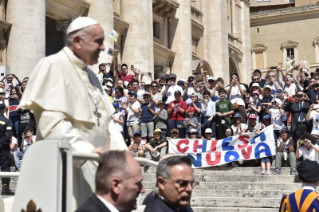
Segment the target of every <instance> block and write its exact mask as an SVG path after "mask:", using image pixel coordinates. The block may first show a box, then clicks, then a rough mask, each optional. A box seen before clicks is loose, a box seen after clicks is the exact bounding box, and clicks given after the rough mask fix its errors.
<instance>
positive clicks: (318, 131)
mask: <svg viewBox="0 0 319 212" xmlns="http://www.w3.org/2000/svg"><path fill="white" fill-rule="evenodd" d="M306 120H307V121H309V120H312V130H311V135H312V136H313V137H315V138H316V141H317V143H319V99H316V101H315V103H314V104H312V105H310V107H309V110H308V113H307V116H306Z"/></svg>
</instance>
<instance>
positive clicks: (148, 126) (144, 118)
mask: <svg viewBox="0 0 319 212" xmlns="http://www.w3.org/2000/svg"><path fill="white" fill-rule="evenodd" d="M150 97H151V95H150V93H148V92H145V93H144V94H143V100H144V103H143V104H142V105H141V110H142V115H141V131H142V139H143V140H144V142H145V143H147V139H146V138H147V137H148V138H149V139H150V140H151V139H153V137H154V135H153V132H154V121H153V116H154V115H155V105H154V103H152V102H150Z"/></svg>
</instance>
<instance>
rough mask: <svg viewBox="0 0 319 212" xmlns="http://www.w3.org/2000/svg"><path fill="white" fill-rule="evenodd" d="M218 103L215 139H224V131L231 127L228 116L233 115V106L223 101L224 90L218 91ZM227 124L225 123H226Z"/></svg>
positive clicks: (225, 100)
mask: <svg viewBox="0 0 319 212" xmlns="http://www.w3.org/2000/svg"><path fill="white" fill-rule="evenodd" d="M218 96H219V97H220V99H219V101H218V102H217V103H216V117H217V120H216V126H217V138H218V139H222V138H226V135H225V130H226V128H227V127H229V126H230V125H231V119H230V116H229V115H232V114H234V106H233V104H232V103H231V102H230V101H229V100H227V99H225V98H226V90H225V89H220V90H219V91H218ZM226 122H227V123H226Z"/></svg>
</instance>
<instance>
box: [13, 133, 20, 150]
mask: <svg viewBox="0 0 319 212" xmlns="http://www.w3.org/2000/svg"><path fill="white" fill-rule="evenodd" d="M12 144H14V147H13V149H12V152H15V151H19V147H18V139H16V138H15V137H13V136H12Z"/></svg>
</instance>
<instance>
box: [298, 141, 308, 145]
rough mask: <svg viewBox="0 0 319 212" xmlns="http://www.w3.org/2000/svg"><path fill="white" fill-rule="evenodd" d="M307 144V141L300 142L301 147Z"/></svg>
mask: <svg viewBox="0 0 319 212" xmlns="http://www.w3.org/2000/svg"><path fill="white" fill-rule="evenodd" d="M306 143H307V141H305V140H300V141H299V144H300V146H301V145H305V144H306Z"/></svg>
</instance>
